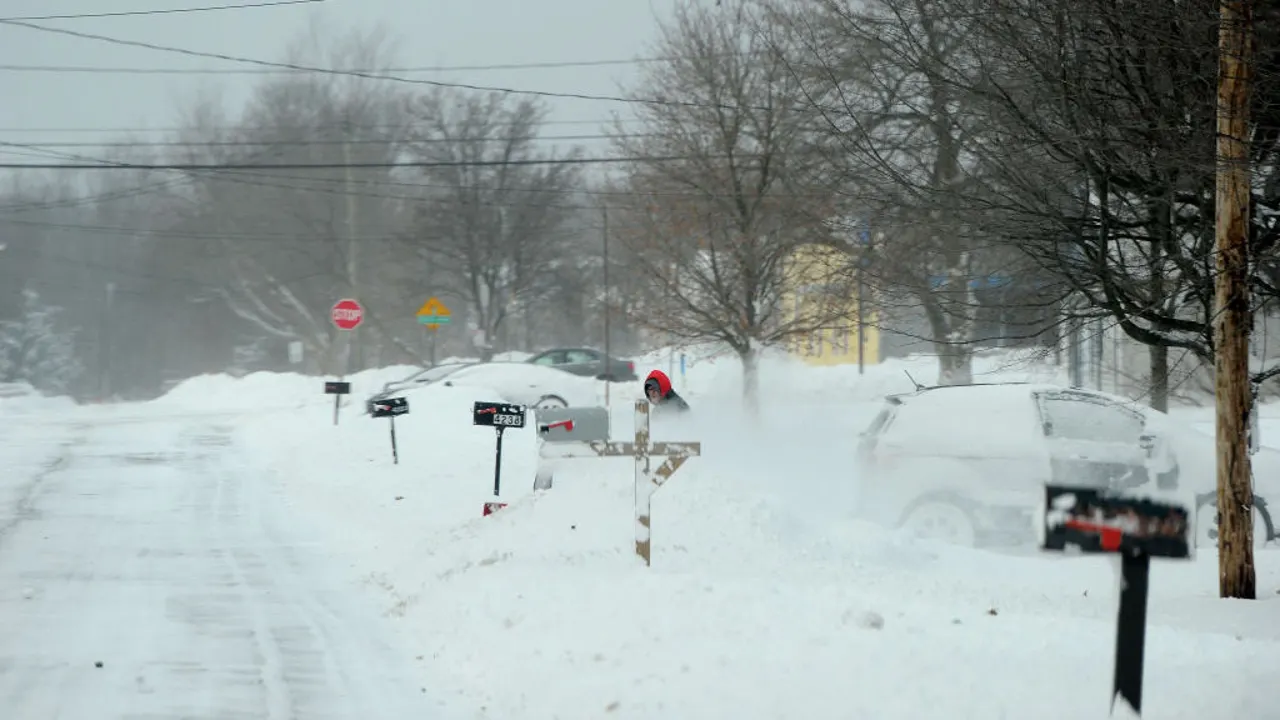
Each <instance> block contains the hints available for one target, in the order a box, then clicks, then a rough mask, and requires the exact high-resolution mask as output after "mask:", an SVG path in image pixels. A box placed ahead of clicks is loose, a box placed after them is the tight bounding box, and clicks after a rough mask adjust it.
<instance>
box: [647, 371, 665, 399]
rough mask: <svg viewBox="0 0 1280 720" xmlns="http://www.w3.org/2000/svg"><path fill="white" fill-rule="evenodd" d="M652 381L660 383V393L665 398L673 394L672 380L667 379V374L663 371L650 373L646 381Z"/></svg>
mask: <svg viewBox="0 0 1280 720" xmlns="http://www.w3.org/2000/svg"><path fill="white" fill-rule="evenodd" d="M650 380H654V381H656V382H657V383H658V392H660V393H662V395H663V397H666V395H667V393H669V392H671V378H669V377H667V374H666V373H664V372H662V371H661V370H654V371H653V372H651V373H649V377H647V378H645V379H644V381H645V382H646V383H648V382H649V381H650Z"/></svg>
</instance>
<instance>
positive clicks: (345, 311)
mask: <svg viewBox="0 0 1280 720" xmlns="http://www.w3.org/2000/svg"><path fill="white" fill-rule="evenodd" d="M329 318H330V319H331V320H333V324H334V325H335V326H336V327H337V328H338V329H339V330H355V329H356V328H357V327H359V326H360V323H362V322H364V307H363V306H361V305H360V303H359V302H357V301H355V300H353V299H351V298H343V299H341V300H339V301H338V302H336V303H334V304H333V308H332V309H331V310H330V311H329Z"/></svg>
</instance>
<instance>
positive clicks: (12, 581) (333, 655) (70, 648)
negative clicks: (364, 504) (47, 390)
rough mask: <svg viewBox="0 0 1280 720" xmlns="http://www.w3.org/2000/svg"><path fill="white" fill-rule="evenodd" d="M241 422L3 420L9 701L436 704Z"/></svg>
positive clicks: (36, 706) (213, 708) (175, 711)
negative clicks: (330, 559) (255, 453)
mask: <svg viewBox="0 0 1280 720" xmlns="http://www.w3.org/2000/svg"><path fill="white" fill-rule="evenodd" d="M230 432H231V428H230V427H227V426H222V427H220V426H216V425H210V424H208V422H207V421H206V422H205V423H204V424H200V423H196V424H191V423H188V424H186V425H185V426H184V425H183V424H181V423H174V422H166V423H155V424H145V425H140V424H138V423H130V424H114V425H112V424H97V425H95V426H90V425H85V424H82V425H63V426H61V427H59V426H52V425H47V426H44V427H34V426H33V427H26V428H23V427H11V428H7V429H6V431H5V433H6V434H5V435H4V436H3V446H0V467H3V468H4V470H3V474H0V708H3V711H0V716H3V717H5V718H13V719H14V720H53V719H54V718H58V719H59V720H81V719H83V720H90V719H92V720H124V719H126V718H128V719H131V720H144V719H145V720H159V719H160V718H179V717H181V718H209V719H210V720H212V719H214V718H218V719H234V718H244V719H245V720H249V719H253V720H262V719H278V720H286V719H288V720H303V719H307V718H332V719H334V720H338V719H342V720H346V719H353V720H354V719H356V718H360V719H362V720H363V719H371V718H407V717H413V718H431V717H437V716H438V713H436V712H434V708H432V707H431V705H430V701H429V700H428V695H427V694H426V689H424V688H422V687H421V683H419V682H417V681H416V680H415V679H414V678H413V676H414V668H413V663H414V659H413V657H412V655H409V654H407V653H405V652H403V651H401V650H399V649H397V647H396V644H395V643H396V639H395V638H394V636H393V635H392V634H391V632H390V631H389V630H388V629H386V627H385V626H384V625H382V624H380V623H382V622H383V619H382V618H381V617H379V615H378V613H377V611H376V609H375V608H373V607H372V606H371V605H365V604H363V603H365V602H366V600H367V598H365V597H363V596H361V595H360V593H359V592H358V591H357V590H356V588H355V587H354V586H349V585H345V584H344V583H343V580H342V576H341V573H339V572H337V571H336V570H334V569H332V568H330V567H327V565H326V557H325V555H324V548H325V547H326V543H327V544H328V545H329V546H332V544H333V543H336V542H338V541H339V539H340V533H334V534H331V535H330V536H329V537H324V538H320V537H315V536H314V535H313V536H312V537H310V538H307V537H299V535H300V534H301V533H300V531H299V530H298V529H297V528H298V527H299V523H296V522H294V521H293V518H291V517H289V516H288V515H287V514H286V513H285V512H284V510H283V509H282V508H283V506H282V505H281V504H280V503H278V502H277V501H276V499H275V498H274V497H273V495H272V494H271V492H270V488H267V487H264V486H263V484H262V483H261V482H256V478H255V477H253V476H251V475H250V474H249V473H248V472H247V471H246V470H245V469H244V468H242V467H240V466H238V465H237V459H236V458H235V456H234V454H233V453H232V452H231V448H230V439H229V437H230ZM99 663H100V666H99Z"/></svg>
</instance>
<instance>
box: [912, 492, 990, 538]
mask: <svg viewBox="0 0 1280 720" xmlns="http://www.w3.org/2000/svg"><path fill="white" fill-rule="evenodd" d="M900 526H901V527H902V529H904V530H906V531H907V532H908V533H910V534H911V535H912V536H914V537H917V538H920V539H922V540H941V541H943V542H947V543H951V544H952V545H964V546H967V547H973V546H974V545H976V544H977V541H978V527H977V524H976V523H974V521H973V517H972V516H971V515H970V514H969V512H968V511H966V510H965V509H964V508H962V507H960V506H959V505H957V504H955V503H954V502H950V501H947V500H925V501H923V502H920V503H918V504H917V505H915V506H913V507H912V508H911V509H910V510H908V511H907V512H906V514H905V515H904V517H903V518H902V522H901V523H900Z"/></svg>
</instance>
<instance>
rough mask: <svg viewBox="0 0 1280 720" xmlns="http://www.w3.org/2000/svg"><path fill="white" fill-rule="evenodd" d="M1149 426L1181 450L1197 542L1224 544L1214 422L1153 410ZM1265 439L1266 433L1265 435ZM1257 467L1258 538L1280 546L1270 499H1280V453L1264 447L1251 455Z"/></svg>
mask: <svg viewBox="0 0 1280 720" xmlns="http://www.w3.org/2000/svg"><path fill="white" fill-rule="evenodd" d="M1146 413H1147V420H1148V423H1149V425H1151V426H1153V427H1155V428H1157V429H1158V431H1159V432H1160V433H1161V434H1162V435H1164V436H1165V437H1166V438H1167V439H1168V440H1169V441H1170V443H1171V444H1172V445H1173V447H1175V448H1177V456H1178V466H1179V468H1180V471H1179V473H1178V496H1179V499H1180V500H1181V501H1182V502H1183V503H1187V504H1190V503H1194V505H1195V508H1196V544H1197V545H1198V546H1199V547H1202V548H1212V547H1214V546H1216V545H1217V543H1218V527H1217V526H1218V513H1217V505H1218V494H1217V485H1218V473H1217V469H1218V468H1217V463H1218V458H1217V449H1216V441H1215V438H1214V428H1213V423H1212V422H1208V423H1204V422H1200V423H1196V422H1184V421H1181V420H1178V419H1175V418H1176V416H1170V415H1166V414H1165V413H1161V412H1157V411H1155V410H1151V409H1149V408H1148V409H1147V410H1146ZM1264 437H1265V434H1264ZM1250 464H1251V465H1252V466H1253V496H1254V508H1253V537H1254V544H1255V545H1257V546H1262V545H1266V544H1268V543H1276V544H1280V528H1277V526H1276V522H1277V521H1278V520H1280V516H1277V515H1280V512H1277V509H1276V508H1275V507H1273V506H1271V505H1269V504H1268V499H1273V500H1275V499H1280V451H1278V450H1276V449H1275V448H1272V447H1267V446H1265V445H1264V446H1263V447H1261V448H1259V449H1258V452H1257V453H1256V454H1254V455H1253V456H1252V457H1251V459H1250Z"/></svg>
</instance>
